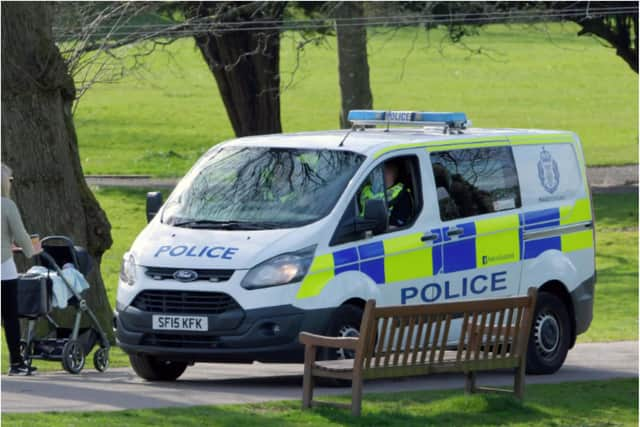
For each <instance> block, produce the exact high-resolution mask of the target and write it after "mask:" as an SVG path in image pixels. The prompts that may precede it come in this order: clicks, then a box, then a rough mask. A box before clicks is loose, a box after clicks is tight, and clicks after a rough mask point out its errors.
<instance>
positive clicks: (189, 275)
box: [173, 270, 198, 282]
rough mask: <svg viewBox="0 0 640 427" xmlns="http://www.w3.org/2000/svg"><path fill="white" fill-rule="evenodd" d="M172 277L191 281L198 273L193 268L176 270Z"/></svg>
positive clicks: (182, 280)
mask: <svg viewBox="0 0 640 427" xmlns="http://www.w3.org/2000/svg"><path fill="white" fill-rule="evenodd" d="M173 278H174V279H176V280H179V281H181V282H193V281H194V280H196V279H197V278H198V273H196V272H195V271H193V270H176V272H175V273H173Z"/></svg>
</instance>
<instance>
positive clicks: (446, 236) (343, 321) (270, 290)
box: [114, 110, 595, 380]
mask: <svg viewBox="0 0 640 427" xmlns="http://www.w3.org/2000/svg"><path fill="white" fill-rule="evenodd" d="M349 119H350V120H351V121H352V123H353V128H352V129H350V130H347V131H345V130H338V131H325V132H305V133H294V134H277V135H265V136H255V137H246V138H239V139H234V140H231V141H228V142H225V143H222V144H219V145H216V146H214V147H213V148H211V149H210V150H209V151H208V152H207V153H206V154H204V155H203V156H202V157H201V158H200V159H199V160H198V161H197V163H196V164H195V165H194V166H193V168H192V169H191V170H190V171H189V172H188V173H187V174H186V176H185V177H184V178H183V179H182V180H181V181H180V182H179V183H178V185H177V186H176V188H175V189H174V191H173V192H172V193H171V195H170V196H169V197H168V199H167V201H166V202H163V200H162V197H161V195H160V194H159V193H149V194H148V196H147V217H148V219H149V224H148V225H147V226H146V228H145V229H144V230H143V231H142V232H141V233H140V235H139V236H138V237H137V238H136V240H135V242H134V243H133V245H132V247H131V249H130V250H129V251H128V252H127V253H126V254H125V255H124V258H123V262H122V269H121V273H120V280H119V284H118V294H117V305H116V314H115V319H114V324H115V327H116V331H117V340H118V344H119V345H120V347H121V348H122V349H123V350H124V351H125V352H127V353H128V355H129V357H130V360H131V364H132V366H133V368H134V370H135V371H136V373H137V374H138V375H140V376H141V377H143V378H145V379H147V380H174V379H176V378H178V377H179V376H180V375H181V374H182V373H183V372H184V370H185V369H186V367H187V366H188V365H190V364H193V363H197V362H246V363H251V362H253V361H261V362H299V361H301V360H302V359H303V352H302V347H301V345H300V344H299V343H298V333H299V332H300V331H309V332H313V333H320V334H325V335H331V336H357V335H358V328H359V325H360V319H361V316H362V312H363V306H364V304H365V301H366V300H368V299H370V298H373V299H375V300H376V301H377V305H378V306H385V305H405V304H425V303H426V304H429V303H436V302H449V301H451V302H453V301H465V300H472V299H489V298H496V297H506V296H513V295H521V294H524V293H526V290H527V288H528V287H531V286H535V287H537V288H538V289H539V296H538V305H537V308H536V313H535V319H534V325H533V327H532V331H531V336H530V345H529V354H528V358H527V370H528V372H530V373H552V372H555V371H556V370H558V369H559V368H560V366H561V365H562V364H563V362H564V360H565V357H566V355H567V352H568V350H569V349H570V348H571V347H572V346H573V345H574V343H575V340H576V336H577V335H578V334H581V333H583V332H585V331H586V330H587V328H588V327H589V324H590V323H591V319H592V314H593V298H594V285H595V262H594V249H595V248H594V239H595V236H594V218H593V211H592V203H591V197H590V193H589V187H588V185H587V179H586V170H585V163H584V156H583V153H582V148H581V145H580V141H579V139H578V137H577V135H575V134H574V133H571V132H562V131H547V130H521V129H476V128H473V127H471V126H470V122H469V121H468V120H467V118H466V116H465V114H463V113H425V112H406V111H370V110H358V111H351V112H350V114H349ZM459 327H460V325H459V324H453V325H452V328H453V329H452V332H453V333H451V337H452V340H455V339H456V335H457V334H459V332H457V333H456V332H455V331H456V330H457V329H459ZM350 356H351V354H350V353H349V352H348V351H347V350H344V349H338V350H330V351H329V350H325V352H324V353H323V354H322V355H321V357H323V358H327V359H335V358H348V357H350Z"/></svg>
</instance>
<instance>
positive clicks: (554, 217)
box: [524, 208, 560, 231]
mask: <svg viewBox="0 0 640 427" xmlns="http://www.w3.org/2000/svg"><path fill="white" fill-rule="evenodd" d="M557 225H560V210H559V209H558V208H551V209H543V210H540V211H532V212H525V213H524V229H525V231H529V230H535V229H537V228H544V227H553V226H557Z"/></svg>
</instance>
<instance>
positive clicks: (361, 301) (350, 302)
mask: <svg viewBox="0 0 640 427" xmlns="http://www.w3.org/2000/svg"><path fill="white" fill-rule="evenodd" d="M366 303H367V302H366V301H365V300H364V299H362V298H357V297H356V298H349V299H348V300H346V301H345V302H343V303H342V304H340V306H343V305H353V306H355V307H358V308H359V309H361V310H364V306H365V305H366Z"/></svg>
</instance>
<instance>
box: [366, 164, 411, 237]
mask: <svg viewBox="0 0 640 427" xmlns="http://www.w3.org/2000/svg"><path fill="white" fill-rule="evenodd" d="M399 178H400V166H399V165H398V163H397V162H394V161H388V162H385V164H384V185H385V188H386V191H385V193H386V197H387V206H388V210H389V212H388V213H389V227H390V228H392V229H393V228H399V227H404V226H405V225H407V224H408V223H409V222H410V221H411V219H412V217H413V203H412V201H411V191H410V190H409V188H407V186H405V185H404V183H403V182H402V181H400V179H399ZM382 197H384V195H383V194H382V193H376V192H374V191H373V189H372V186H371V184H367V185H365V186H364V188H363V189H362V191H361V192H360V207H361V213H360V214H361V215H364V207H365V205H366V203H367V200H374V199H382Z"/></svg>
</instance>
